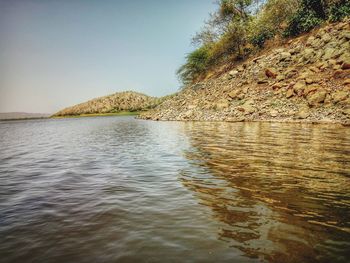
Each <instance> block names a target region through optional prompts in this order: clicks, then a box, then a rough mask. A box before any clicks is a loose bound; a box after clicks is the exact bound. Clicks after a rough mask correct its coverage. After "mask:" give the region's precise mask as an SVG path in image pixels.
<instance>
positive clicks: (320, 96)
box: [307, 89, 327, 106]
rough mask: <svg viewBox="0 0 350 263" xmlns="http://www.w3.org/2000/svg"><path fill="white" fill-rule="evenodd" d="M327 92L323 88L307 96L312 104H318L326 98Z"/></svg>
mask: <svg viewBox="0 0 350 263" xmlns="http://www.w3.org/2000/svg"><path fill="white" fill-rule="evenodd" d="M326 95H327V92H326V91H325V90H323V89H319V90H317V91H316V92H314V93H312V94H309V95H308V96H307V102H308V103H309V105H310V106H317V105H318V104H320V103H322V102H323V101H324V100H325V98H326Z"/></svg>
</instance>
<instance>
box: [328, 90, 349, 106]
mask: <svg viewBox="0 0 350 263" xmlns="http://www.w3.org/2000/svg"><path fill="white" fill-rule="evenodd" d="M348 95H349V92H346V91H344V90H338V91H336V92H334V93H333V95H332V98H333V101H334V103H338V102H340V101H343V100H345V99H346V98H347V97H348Z"/></svg>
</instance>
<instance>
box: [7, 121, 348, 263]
mask: <svg viewBox="0 0 350 263" xmlns="http://www.w3.org/2000/svg"><path fill="white" fill-rule="evenodd" d="M0 180H1V181H0V261H1V262H261V261H263V262H265V261H266V262H347V261H348V260H349V257H350V129H349V128H348V127H341V126H332V125H302V124H277V123H182V122H150V121H142V120H135V119H133V118H131V117H106V118H81V119H61V120H32V121H12V122H1V123H0Z"/></svg>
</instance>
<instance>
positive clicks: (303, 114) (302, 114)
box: [295, 106, 310, 119]
mask: <svg viewBox="0 0 350 263" xmlns="http://www.w3.org/2000/svg"><path fill="white" fill-rule="evenodd" d="M309 116H310V109H309V107H307V106H305V107H301V108H300V109H299V111H298V112H297V113H296V114H295V117H297V118H298V119H306V118H307V117H309Z"/></svg>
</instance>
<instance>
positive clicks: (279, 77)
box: [276, 74, 286, 81]
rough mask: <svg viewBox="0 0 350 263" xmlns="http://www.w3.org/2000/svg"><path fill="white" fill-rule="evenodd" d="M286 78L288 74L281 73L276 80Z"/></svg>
mask: <svg viewBox="0 0 350 263" xmlns="http://www.w3.org/2000/svg"><path fill="white" fill-rule="evenodd" d="M285 79H286V76H285V75H283V74H280V75H278V76H277V77H276V80H277V81H283V80H285Z"/></svg>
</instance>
